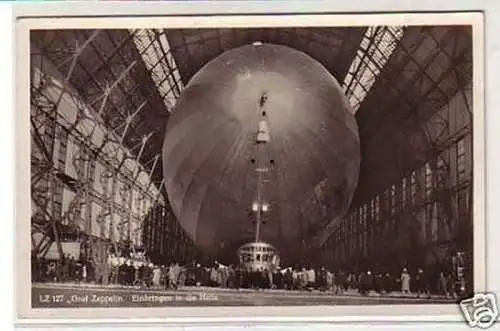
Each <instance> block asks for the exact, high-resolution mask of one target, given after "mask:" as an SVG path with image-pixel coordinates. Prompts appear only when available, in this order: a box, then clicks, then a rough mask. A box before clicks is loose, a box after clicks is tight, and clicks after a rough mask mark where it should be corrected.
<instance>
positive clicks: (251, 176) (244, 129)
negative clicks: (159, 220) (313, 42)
mask: <svg viewBox="0 0 500 331" xmlns="http://www.w3.org/2000/svg"><path fill="white" fill-rule="evenodd" d="M262 127H265V130H264V129H262ZM263 130H264V131H263ZM259 132H260V133H262V132H264V134H265V136H262V137H264V138H265V141H264V142H265V144H264V146H263V147H262V145H261V144H258V143H257V136H258V134H259ZM259 148H261V150H260V151H259ZM162 153H163V174H164V179H165V185H166V191H167V194H168V199H169V202H170V204H171V206H172V209H173V211H174V213H175V215H176V216H177V218H178V220H179V222H180V224H181V226H182V227H183V228H184V230H185V231H186V232H187V234H188V235H189V236H190V237H191V238H192V239H193V240H194V242H195V243H196V244H197V245H198V246H199V247H200V248H201V249H203V250H205V251H206V252H207V253H209V254H211V255H212V256H214V257H216V258H217V259H218V260H220V261H223V262H228V260H229V259H230V258H231V257H232V256H234V257H235V254H236V251H237V248H238V247H239V246H240V245H242V244H245V243H247V242H250V241H252V240H253V238H254V232H255V211H254V210H253V209H254V208H253V206H254V204H255V202H256V201H255V199H256V196H257V189H258V188H257V185H258V183H260V184H259V185H261V187H260V198H261V199H262V201H264V202H265V204H266V212H265V213H263V215H262V224H261V235H260V238H261V239H262V240H263V241H265V242H268V243H270V244H272V245H273V246H275V247H276V248H277V249H278V251H279V252H280V255H281V261H283V262H285V263H293V262H294V260H295V259H296V258H297V257H298V256H299V255H300V252H301V250H302V249H303V247H302V246H303V243H304V242H306V241H307V238H309V237H310V236H313V235H315V234H317V232H318V231H321V229H322V227H324V226H325V224H326V223H328V222H330V221H331V220H333V219H334V218H337V217H341V216H342V215H343V214H344V213H345V212H346V210H347V208H348V207H349V204H350V202H351V199H352V196H353V193H354V190H355V188H356V186H357V181H358V174H359V164H360V146H359V135H358V128H357V125H356V121H355V118H354V116H353V113H352V110H351V108H350V106H349V104H348V102H347V100H346V98H345V96H344V94H343V92H342V89H341V87H340V85H339V84H338V82H337V81H336V79H335V78H334V77H333V76H332V75H331V74H330V73H329V72H328V71H327V70H326V69H325V68H324V67H323V66H322V65H321V64H320V63H319V62H317V61H316V60H314V59H313V58H311V57H310V56H308V55H307V54H305V53H303V52H300V51H297V50H294V49H292V48H289V47H285V46H280V45H272V44H260V45H259V44H256V45H247V46H243V47H240V48H236V49H232V50H230V51H227V52H225V53H223V54H221V55H220V56H218V57H217V58H215V59H213V60H212V61H210V62H208V63H207V64H206V65H205V66H204V67H203V68H202V69H201V70H200V71H199V72H198V73H197V74H195V75H194V76H193V77H192V79H191V80H190V82H189V83H188V84H187V86H186V88H185V90H184V91H183V93H182V95H181V97H180V98H179V100H178V102H177V105H176V107H175V109H174V110H173V112H172V114H171V116H170V118H169V121H168V124H167V133H166V136H165V140H164V144H163V151H162ZM259 162H264V164H265V167H266V172H265V173H264V174H262V178H261V181H260V182H259V181H258V180H257V179H256V178H257V177H256V167H257V165H258V164H260V163H259Z"/></svg>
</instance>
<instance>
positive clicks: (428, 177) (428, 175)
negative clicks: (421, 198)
mask: <svg viewBox="0 0 500 331" xmlns="http://www.w3.org/2000/svg"><path fill="white" fill-rule="evenodd" d="M432 186H433V185H432V168H431V165H430V164H429V163H426V164H425V196H426V197H427V198H430V196H431V194H432Z"/></svg>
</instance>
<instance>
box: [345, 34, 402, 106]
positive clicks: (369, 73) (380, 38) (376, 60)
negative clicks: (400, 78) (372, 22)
mask: <svg viewBox="0 0 500 331" xmlns="http://www.w3.org/2000/svg"><path fill="white" fill-rule="evenodd" d="M402 37H403V28H402V27H369V28H368V30H367V31H366V33H365V36H364V37H363V39H362V41H361V44H360V47H359V49H358V52H357V54H356V57H355V58H354V60H353V61H352V63H351V66H350V68H349V71H348V72H347V75H346V77H345V79H344V84H343V86H342V88H343V90H344V93H345V95H346V96H347V98H348V100H349V102H350V104H351V106H352V109H353V112H354V113H356V111H357V110H358V109H359V106H360V105H361V102H362V101H363V100H364V99H365V97H366V95H367V94H368V92H369V91H370V89H371V88H372V86H373V84H374V83H375V80H376V79H377V77H378V75H379V74H380V71H381V70H382V69H383V67H384V66H385V64H386V63H387V61H388V60H389V58H390V56H391V54H392V52H393V51H394V49H395V48H396V45H397V43H398V41H399V40H400V39H401V38H402Z"/></svg>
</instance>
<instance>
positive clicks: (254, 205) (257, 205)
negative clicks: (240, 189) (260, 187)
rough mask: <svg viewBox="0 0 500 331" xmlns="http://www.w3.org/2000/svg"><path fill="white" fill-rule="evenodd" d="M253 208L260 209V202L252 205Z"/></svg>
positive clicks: (254, 209)
mask: <svg viewBox="0 0 500 331" xmlns="http://www.w3.org/2000/svg"><path fill="white" fill-rule="evenodd" d="M252 210H253V211H258V210H259V204H258V203H256V202H255V203H254V204H253V205H252Z"/></svg>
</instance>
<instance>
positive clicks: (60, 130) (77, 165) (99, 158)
mask: <svg viewBox="0 0 500 331" xmlns="http://www.w3.org/2000/svg"><path fill="white" fill-rule="evenodd" d="M96 36H97V34H93V35H92V36H91V37H89V39H88V40H87V41H86V42H85V43H83V45H82V46H80V47H76V49H75V52H73V53H72V55H71V56H72V59H71V66H70V70H69V71H68V72H67V74H66V76H65V77H64V79H63V80H62V81H58V80H57V79H56V78H55V77H53V75H54V74H56V73H55V71H53V68H52V72H51V69H50V66H51V64H50V63H49V62H50V61H48V60H47V58H46V56H45V54H43V52H41V53H33V54H32V60H33V61H32V62H37V63H38V64H39V66H38V67H37V66H36V65H35V66H34V67H33V72H32V91H31V96H32V98H31V105H32V111H31V123H32V126H31V128H32V137H33V143H34V147H35V148H34V149H33V152H32V202H33V206H34V208H33V209H34V210H35V213H34V215H33V220H32V224H33V227H32V228H33V231H32V239H33V247H32V249H33V254H34V255H35V256H39V257H43V256H44V255H45V254H46V253H47V251H48V249H49V248H50V246H51V245H52V243H53V242H55V243H56V244H57V247H58V251H59V254H60V257H61V258H62V257H63V251H62V245H61V241H62V240H64V238H61V234H68V231H69V233H71V232H74V231H76V232H77V233H79V232H80V231H82V232H83V233H86V234H87V236H88V237H90V242H91V245H90V246H91V247H92V243H93V241H94V239H97V238H95V237H93V236H92V233H93V232H95V231H93V230H92V208H93V204H95V203H97V204H98V205H100V206H101V211H100V212H99V214H98V215H97V217H96V221H97V224H99V226H100V231H99V232H100V233H99V237H100V238H99V239H101V238H103V237H105V236H104V235H105V233H106V232H108V233H109V236H108V238H109V239H110V240H111V242H113V243H114V244H115V246H116V245H117V244H118V243H120V242H121V243H123V242H125V241H130V239H131V224H132V222H141V218H142V216H141V215H140V214H141V213H143V212H142V211H141V210H140V209H139V214H138V215H135V216H133V215H131V210H132V208H131V203H132V199H131V197H132V195H131V193H130V192H131V189H132V188H133V189H135V190H136V191H137V192H138V193H139V199H142V200H145V199H149V200H151V201H154V202H155V203H156V202H158V200H159V199H160V198H161V196H160V194H159V192H160V191H159V190H157V189H153V187H152V186H151V181H147V182H145V181H144V180H142V181H139V178H141V175H143V177H144V176H146V178H150V177H151V173H152V172H153V171H154V169H155V167H156V165H157V161H158V157H156V158H155V160H154V163H153V165H152V166H151V168H150V169H148V170H149V171H147V170H146V169H144V167H143V166H141V165H140V163H139V159H140V157H141V153H138V155H136V156H132V155H131V154H130V152H129V151H127V150H125V149H124V148H123V142H124V137H125V135H126V134H127V131H128V129H129V127H130V124H131V123H132V122H133V120H134V116H135V115H137V113H138V112H139V111H140V110H141V108H142V107H143V105H140V106H139V108H138V109H137V110H136V111H135V112H134V113H128V114H127V117H126V121H125V123H124V124H123V126H124V128H123V129H121V134H120V135H118V134H117V132H116V128H115V130H108V129H107V128H106V126H105V123H104V122H105V121H104V120H103V119H102V117H101V116H100V115H101V114H100V111H94V110H91V109H89V108H88V107H87V106H83V105H84V102H83V101H82V100H78V96H77V95H76V93H74V92H73V91H71V84H70V83H69V82H70V80H71V76H72V74H73V70H74V68H75V67H76V64H77V61H78V58H79V57H80V56H81V54H82V53H83V52H84V50H85V48H86V47H88V45H89V44H90V43H91V42H92V40H93V39H94V38H96ZM112 86H113V87H115V86H117V84H116V83H115V84H113V85H112ZM111 92H112V88H108V89H106V90H105V91H104V93H103V96H102V98H101V100H102V104H101V105H100V109H103V108H104V107H105V104H106V103H107V102H108V101H109V95H110V94H111ZM72 112H73V114H71V113H72ZM71 115H74V116H71ZM71 117H73V118H72V119H71ZM99 132H100V134H99ZM99 136H100V137H99ZM99 138H101V139H100V140H101V142H100V143H99V144H96V143H95V141H96V140H99ZM147 142H148V140H147V139H143V140H142V141H141V146H140V151H142V150H143V149H144V147H145V146H146V145H147ZM70 143H71V148H70V147H69V146H70V145H69V144H70ZM68 157H69V159H68ZM128 161H131V162H128ZM96 163H99V164H101V165H102V166H103V167H104V171H103V172H102V173H101V175H100V178H99V179H98V181H99V182H100V183H101V184H102V185H103V187H104V192H103V193H102V194H100V193H99V192H97V191H96V188H95V178H94V177H95V176H94V172H95V166H96ZM130 164H132V167H130ZM127 165H129V168H127ZM68 167H70V168H71V167H72V168H73V169H74V170H75V174H74V176H71V174H69V173H68ZM118 183H120V184H121V189H117V184H118ZM65 190H70V191H72V192H73V196H72V197H70V198H69V205H68V206H67V208H66V210H64V211H63V210H62V209H63V206H62V204H63V202H64V201H65V200H66V199H64V198H65V196H64V191H65ZM154 192H156V193H154ZM66 196H67V195H66ZM84 209H85V210H84ZM116 214H118V215H119V216H120V219H121V220H122V222H121V223H120V224H114V222H113V216H114V215H116ZM106 217H109V220H110V222H109V228H108V229H105V227H104V220H105V218H106ZM47 224H51V228H50V229H48V228H47ZM62 226H69V229H65V228H64V227H62ZM115 229H116V230H115ZM37 234H38V239H37V238H35V237H37ZM40 234H41V236H40ZM77 236H79V235H78V234H77ZM115 248H116V249H117V248H118V247H115Z"/></svg>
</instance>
